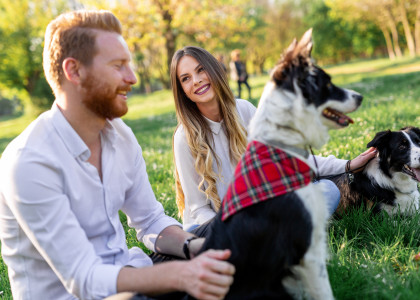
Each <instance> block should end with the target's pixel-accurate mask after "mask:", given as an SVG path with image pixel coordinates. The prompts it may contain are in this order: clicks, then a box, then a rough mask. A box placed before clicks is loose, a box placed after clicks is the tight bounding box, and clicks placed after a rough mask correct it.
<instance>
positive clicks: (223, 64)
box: [217, 54, 227, 72]
mask: <svg viewBox="0 0 420 300" xmlns="http://www.w3.org/2000/svg"><path fill="white" fill-rule="evenodd" d="M217 60H218V61H219V63H220V64H221V65H222V68H223V70H225V72H227V67H226V65H225V57H224V56H223V54H219V55H218V56H217Z"/></svg>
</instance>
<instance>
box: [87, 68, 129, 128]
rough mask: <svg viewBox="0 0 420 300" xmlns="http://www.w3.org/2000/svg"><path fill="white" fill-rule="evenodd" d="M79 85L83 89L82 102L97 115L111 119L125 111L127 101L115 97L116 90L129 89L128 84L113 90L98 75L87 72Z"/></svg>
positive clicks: (126, 109) (118, 116)
mask: <svg viewBox="0 0 420 300" xmlns="http://www.w3.org/2000/svg"><path fill="white" fill-rule="evenodd" d="M81 86H82V88H83V90H84V91H85V95H84V97H83V100H82V101H83V103H84V104H85V105H86V107H87V108H88V109H89V110H90V111H92V112H93V113H95V114H96V115H97V116H99V117H102V118H106V119H109V120H112V119H114V118H120V117H122V116H123V115H125V114H126V113H127V111H128V107H127V103H126V102H125V101H120V100H118V99H117V96H118V93H117V91H127V92H129V91H131V87H130V86H129V85H127V86H122V87H118V88H117V89H115V90H113V89H112V87H111V86H110V85H107V84H106V83H105V82H103V81H102V80H101V79H100V78H99V77H96V76H95V75H93V74H91V73H89V74H88V76H87V77H86V79H85V80H84V81H83V82H82V84H81Z"/></svg>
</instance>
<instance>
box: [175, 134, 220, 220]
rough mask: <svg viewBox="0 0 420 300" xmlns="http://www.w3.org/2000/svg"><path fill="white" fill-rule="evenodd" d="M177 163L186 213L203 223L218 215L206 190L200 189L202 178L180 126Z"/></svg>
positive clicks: (176, 151)
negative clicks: (196, 168) (205, 192)
mask: <svg viewBox="0 0 420 300" xmlns="http://www.w3.org/2000/svg"><path fill="white" fill-rule="evenodd" d="M174 156H175V163H176V167H177V171H178V175H179V179H180V182H181V186H182V190H183V192H184V196H185V209H186V211H185V212H184V214H190V215H191V216H190V217H191V219H193V220H194V222H195V223H196V224H203V223H205V222H206V221H208V220H210V219H211V218H213V217H214V216H215V215H216V212H215V211H214V210H213V208H212V207H211V204H210V200H208V199H207V197H206V195H205V194H204V192H202V191H200V190H199V189H198V186H199V184H200V181H201V178H200V176H199V175H198V174H197V171H196V170H195V167H194V159H193V157H192V154H191V151H190V148H189V146H188V143H187V140H186V137H185V133H184V132H183V129H182V127H179V128H178V130H177V131H176V133H175V137H174Z"/></svg>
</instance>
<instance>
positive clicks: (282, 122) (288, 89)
mask: <svg viewBox="0 0 420 300" xmlns="http://www.w3.org/2000/svg"><path fill="white" fill-rule="evenodd" d="M311 51H312V29H310V30H308V31H307V32H306V33H305V34H304V36H303V37H302V39H301V40H300V41H299V42H297V41H296V40H294V41H293V42H292V44H291V45H290V46H289V47H288V49H287V50H286V51H285V52H284V54H283V56H282V58H281V60H280V61H279V63H278V64H277V65H276V67H275V68H274V69H273V71H272V73H271V80H270V82H269V83H267V85H266V87H265V88H264V92H263V94H262V97H261V100H260V103H259V110H260V112H258V111H257V115H259V116H258V117H257V118H254V119H256V120H255V122H253V123H255V124H252V123H251V128H250V135H251V137H252V135H253V134H252V131H253V129H254V128H253V127H257V130H256V131H258V132H259V134H260V135H263V136H265V137H267V136H270V139H276V138H275V137H276V133H275V132H276V130H277V131H279V130H278V129H280V132H277V135H278V138H280V137H279V135H284V134H286V135H287V134H289V135H293V133H292V132H293V131H295V132H298V133H299V135H301V137H300V138H299V139H301V141H300V143H302V144H303V146H308V145H310V146H314V147H317V148H319V147H321V146H322V145H323V144H325V143H326V142H327V140H328V129H330V128H342V127H346V126H348V125H349V124H350V123H353V120H352V119H351V118H349V117H348V116H346V115H345V114H346V113H349V112H352V111H354V110H356V109H357V108H358V107H359V106H360V104H361V102H362V98H363V97H362V96H361V95H360V94H358V93H356V92H354V91H350V90H347V89H343V88H340V87H337V86H335V85H334V84H333V83H332V82H331V77H330V76H329V75H328V74H327V73H326V72H325V71H323V70H322V69H321V68H320V67H318V66H316V65H315V64H314V62H313V60H312V58H311ZM260 107H262V108H260ZM262 115H265V116H264V117H265V118H266V119H267V122H268V123H270V124H272V126H271V127H272V130H271V132H268V131H267V130H265V132H264V133H263V132H261V131H259V130H258V124H256V123H257V122H261V121H262V119H263V116H262ZM281 128H285V129H286V131H288V132H289V133H285V132H284V131H282V130H281ZM295 135H296V133H295ZM289 140H290V139H289ZM300 146H302V145H300Z"/></svg>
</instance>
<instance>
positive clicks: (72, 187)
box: [0, 11, 234, 299]
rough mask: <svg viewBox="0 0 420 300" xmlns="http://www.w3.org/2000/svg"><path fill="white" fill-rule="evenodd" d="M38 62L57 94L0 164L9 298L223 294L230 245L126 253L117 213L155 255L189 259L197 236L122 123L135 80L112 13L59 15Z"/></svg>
mask: <svg viewBox="0 0 420 300" xmlns="http://www.w3.org/2000/svg"><path fill="white" fill-rule="evenodd" d="M43 58H44V71H45V75H46V78H47V80H48V82H49V84H50V86H51V87H52V89H53V91H54V94H55V96H56V100H55V102H54V104H53V106H52V108H51V110H49V111H47V112H45V113H43V114H42V115H40V116H39V117H38V118H37V119H36V120H35V121H34V122H33V123H32V124H31V125H29V126H28V128H26V129H25V130H24V132H22V134H20V135H19V136H18V137H17V138H16V139H15V140H13V141H12V142H11V144H10V145H9V146H8V147H7V149H6V150H5V151H4V153H3V156H2V158H1V160H0V235H1V245H2V247H1V248H2V256H3V259H4V261H5V263H6V264H7V266H8V269H9V278H10V284H11V289H12V293H13V297H14V298H15V299H76V298H80V299H102V298H105V297H107V296H109V295H112V294H115V293H117V292H124V291H132V292H140V293H143V294H146V295H153V296H155V295H159V294H164V293H170V292H174V291H183V292H188V293H189V294H190V295H192V296H194V297H195V298H199V299H206V298H208V299H213V298H214V299H220V298H223V297H224V295H225V294H226V293H227V291H228V289H229V286H230V284H231V283H232V280H233V277H232V275H233V273H234V267H233V266H232V265H231V264H229V263H228V262H226V261H225V260H226V259H228V258H229V256H230V251H229V250H225V251H213V250H211V251H208V252H205V253H203V254H202V255H199V256H197V257H195V258H193V259H192V260H188V261H172V262H167V263H161V264H158V265H152V260H151V259H150V257H149V256H147V255H146V254H145V253H144V252H143V251H142V250H141V249H139V248H137V247H133V248H131V249H128V248H127V245H126V238H125V234H124V229H123V226H122V224H121V222H120V220H119V215H118V211H119V210H122V211H123V212H124V213H126V215H127V219H128V224H129V226H132V227H134V228H135V229H136V231H137V237H138V238H139V240H141V241H143V242H144V244H145V245H146V246H147V247H148V248H150V249H151V250H153V251H156V252H159V253H164V254H169V255H173V256H178V257H182V258H188V256H189V255H191V257H194V254H195V253H196V252H197V250H198V249H197V243H199V246H200V243H201V242H202V239H201V240H199V239H196V240H193V241H191V243H189V242H188V241H189V239H191V238H194V236H193V235H192V234H190V233H187V232H184V231H183V230H182V229H181V228H180V224H179V223H178V222H177V221H176V220H174V219H172V218H170V217H168V216H166V215H165V214H164V211H163V207H162V205H161V204H160V203H159V202H158V201H156V199H155V196H154V194H153V191H152V188H151V186H150V183H149V181H148V177H147V174H146V166H145V162H144V159H143V157H142V149H141V147H140V146H139V144H138V142H137V140H136V138H135V136H134V134H133V132H132V131H131V130H130V129H129V128H128V127H127V126H126V125H125V124H124V123H123V121H122V120H121V119H120V117H121V116H123V115H124V114H125V113H126V112H127V109H128V108H127V92H129V91H130V89H131V86H132V85H133V84H135V83H136V77H135V76H134V73H133V71H132V69H131V68H130V65H129V64H130V60H131V56H130V52H129V50H128V47H127V44H126V43H125V41H124V39H123V37H122V36H121V24H120V23H119V21H118V19H117V18H116V17H115V16H114V15H113V14H111V13H110V12H107V11H75V12H70V13H66V14H63V15H60V16H58V17H57V18H56V19H55V20H53V21H52V22H51V23H50V24H49V25H48V27H47V31H46V34H45V46H44V57H43ZM195 241H197V242H196V244H195V245H196V247H193V245H194V243H193V242H195ZM189 246H191V249H190V248H189ZM189 249H190V251H188V250H189ZM184 250H185V251H184ZM184 295H185V294H184V293H180V294H178V296H180V297H183V296H184ZM143 298H144V297H143ZM171 299H177V298H173V297H172V298H171Z"/></svg>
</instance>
